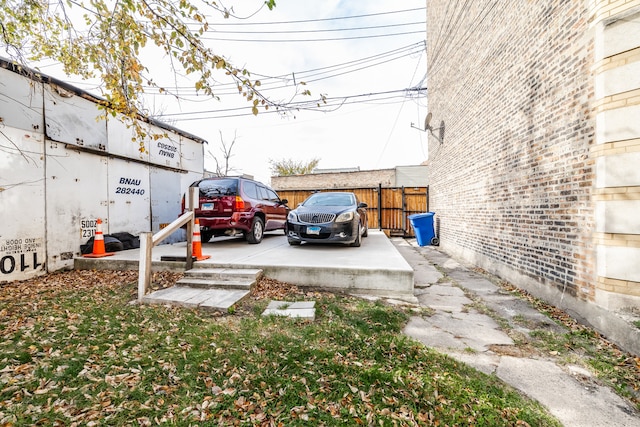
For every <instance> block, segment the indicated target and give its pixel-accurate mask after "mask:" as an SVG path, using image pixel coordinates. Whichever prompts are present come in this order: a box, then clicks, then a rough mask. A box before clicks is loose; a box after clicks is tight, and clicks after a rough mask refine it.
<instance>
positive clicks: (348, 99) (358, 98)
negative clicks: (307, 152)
mask: <svg viewBox="0 0 640 427" xmlns="http://www.w3.org/2000/svg"><path fill="white" fill-rule="evenodd" d="M426 90H427V88H426V87H414V88H407V89H398V90H390V91H383V92H372V93H365V94H359V95H347V96H342V97H330V98H325V99H324V100H322V99H315V100H310V101H298V102H291V103H288V104H286V105H285V106H284V108H282V109H279V110H278V109H275V108H274V109H271V110H266V111H263V112H261V113H260V114H263V113H282V112H283V111H285V110H286V111H291V110H313V111H324V110H326V109H327V108H333V107H338V108H339V107H340V106H342V105H349V104H356V103H363V104H364V103H370V102H371V101H374V102H377V101H382V100H389V99H395V98H402V100H403V101H402V102H404V100H405V99H406V97H407V96H408V95H411V94H414V93H421V92H424V91H426ZM371 97H375V98H373V99H372V100H366V99H365V100H363V98H371ZM318 105H320V106H318ZM250 110H251V106H245V107H236V108H225V109H218V110H207V111H193V112H182V113H167V114H159V115H156V116H153V118H154V119H158V120H162V119H163V118H164V117H179V116H194V115H197V114H216V113H228V112H233V111H247V113H244V114H234V115H223V116H212V117H197V118H191V119H189V118H182V119H178V120H180V121H186V120H206V119H216V118H228V117H240V116H249V115H253V113H252V112H251V111H250Z"/></svg>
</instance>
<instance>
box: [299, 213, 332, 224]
mask: <svg viewBox="0 0 640 427" xmlns="http://www.w3.org/2000/svg"><path fill="white" fill-rule="evenodd" d="M298 218H300V221H302V222H306V223H307V224H324V223H327V222H331V221H333V220H334V219H335V218H336V214H332V213H303V214H300V215H299V216H298Z"/></svg>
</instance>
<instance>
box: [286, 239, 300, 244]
mask: <svg viewBox="0 0 640 427" xmlns="http://www.w3.org/2000/svg"><path fill="white" fill-rule="evenodd" d="M287 241H288V242H289V244H290V245H291V246H300V240H291V239H287Z"/></svg>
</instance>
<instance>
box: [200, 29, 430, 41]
mask: <svg viewBox="0 0 640 427" xmlns="http://www.w3.org/2000/svg"><path fill="white" fill-rule="evenodd" d="M410 34H424V30H420V31H407V32H402V33H391V34H372V35H366V36H351V37H335V38H322V39H268V40H266V39H228V38H221V37H202V40H215V41H225V42H249V43H311V42H331V41H343V40H357V39H369V38H379V37H395V36H406V35H410Z"/></svg>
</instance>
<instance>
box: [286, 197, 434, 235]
mask: <svg viewBox="0 0 640 427" xmlns="http://www.w3.org/2000/svg"><path fill="white" fill-rule="evenodd" d="M318 191H322V192H325V191H352V192H353V193H355V194H356V196H357V197H358V199H360V201H361V202H365V203H366V204H367V205H368V208H367V213H368V216H369V219H368V226H369V228H378V229H380V230H383V231H384V232H385V234H387V235H388V236H403V237H414V233H413V228H412V227H411V223H410V221H409V219H407V217H408V216H409V215H412V214H416V213H425V212H428V211H429V187H391V188H382V186H378V187H373V188H341V189H318V190H278V195H279V196H280V198H281V199H287V200H288V201H289V203H288V205H289V207H290V208H291V209H293V208H295V207H296V206H298V204H300V203H302V202H303V201H304V199H306V198H307V197H309V195H311V194H312V193H315V192H318Z"/></svg>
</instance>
